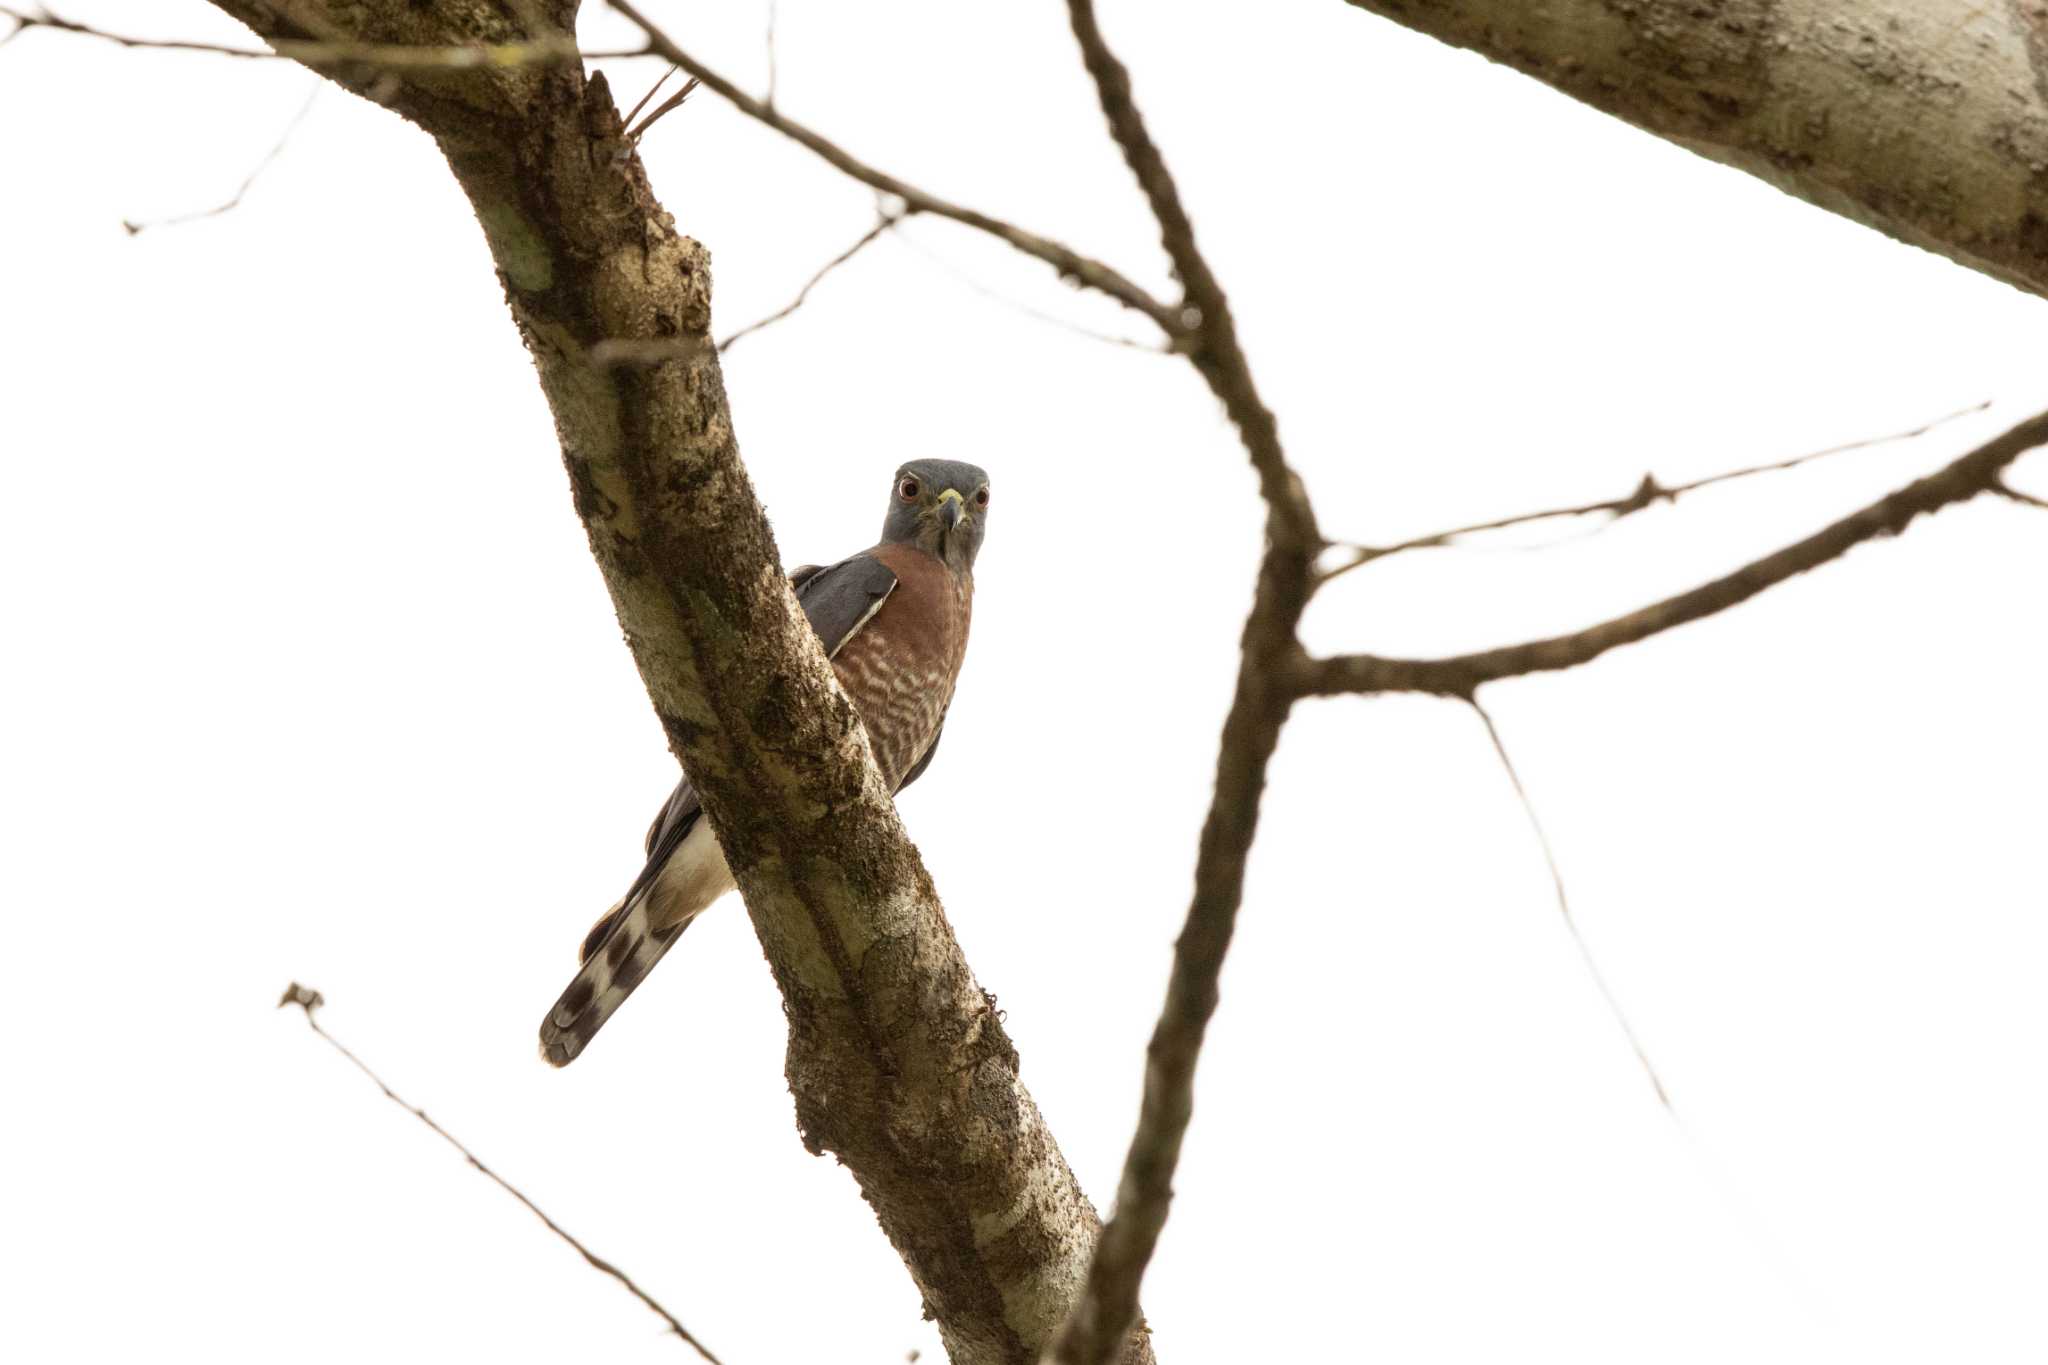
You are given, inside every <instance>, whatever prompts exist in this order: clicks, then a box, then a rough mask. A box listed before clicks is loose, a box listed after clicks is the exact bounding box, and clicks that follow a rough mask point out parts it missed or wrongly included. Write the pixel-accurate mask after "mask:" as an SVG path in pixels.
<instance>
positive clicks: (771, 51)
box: [761, 0, 775, 109]
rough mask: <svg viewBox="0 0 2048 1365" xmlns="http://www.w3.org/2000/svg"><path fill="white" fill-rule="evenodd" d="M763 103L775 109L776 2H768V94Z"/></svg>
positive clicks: (773, 0)
mask: <svg viewBox="0 0 2048 1365" xmlns="http://www.w3.org/2000/svg"><path fill="white" fill-rule="evenodd" d="M761 102H762V103H763V104H765V105H767V106H768V107H769V108H770V109H773V108H774V107H775V0H768V93H767V95H766V96H764V97H763V98H762V100H761Z"/></svg>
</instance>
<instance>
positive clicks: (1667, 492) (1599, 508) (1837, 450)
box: [1320, 399, 1991, 583]
mask: <svg viewBox="0 0 2048 1365" xmlns="http://www.w3.org/2000/svg"><path fill="white" fill-rule="evenodd" d="M1990 406H1991V403H1990V400H1988V399H1987V400H1985V401H1984V402H1982V403H1975V404H1972V405H1971V406H1969V407H1967V408H1961V409H1958V410H1957V411H1955V412H1952V413H1949V414H1948V415H1947V416H1945V417H1937V418H1935V419H1934V420H1933V421H1932V422H1923V423H1922V424H1921V425H1919V426H1917V427H1914V428H1913V429H1912V430H1910V431H1899V432H1894V433H1892V434H1891V435H1889V436H1872V437H1867V438H1865V439H1864V440H1860V441H1849V442H1845V443H1844V444H1842V445H1838V446H1829V447H1828V448H1827V449H1825V450H1812V451H1808V452H1807V453H1806V454H1804V455H1794V456H1792V457H1791V458H1790V459H1785V460H1772V461H1771V462H1769V463H1768V464H1753V465H1749V466H1747V467H1745V468H1742V469H1730V470H1726V471H1724V472H1722V473H1719V474H1709V475H1708V476H1707V477H1706V478H1704V479H1694V480H1692V481H1691V482H1690V483H1680V484H1663V483H1659V482H1658V481H1657V476H1656V475H1654V474H1645V475H1643V478H1642V482H1640V483H1638V484H1637V485H1636V486H1635V488H1634V490H1633V491H1631V492H1630V493H1629V494H1628V495H1627V496H1625V497H1619V498H1607V499H1604V500H1602V501H1600V502H1582V503H1579V504H1577V505H1576V506H1572V507H1551V508H1546V509H1545V510H1543V511H1541V512H1523V513H1520V514H1518V515H1516V516H1512V517H1501V518H1498V519H1497V520H1494V521H1475V522H1473V523H1472V524H1471V525H1469V526H1458V527H1453V528H1452V529H1451V530H1448V531H1437V532H1435V533H1433V534H1430V535H1426V536H1416V537H1414V538H1413V539H1411V540H1403V541H1400V542H1398V543H1396V544H1393V545H1345V546H1342V547H1341V548H1343V549H1345V550H1348V551H1350V552H1351V554H1352V558H1350V559H1348V560H1346V561H1344V562H1343V563H1340V564H1338V565H1337V566H1336V567H1334V568H1330V569H1326V570H1324V571H1323V573H1322V576H1321V579H1320V582H1322V583H1328V582H1329V581H1330V580H1331V579H1333V578H1341V577H1343V576H1344V575H1345V574H1347V573H1350V572H1351V571H1352V570H1353V569H1361V568H1364V567H1365V566H1366V565H1368V564H1374V563H1377V562H1379V561H1380V560H1382V559H1385V558H1387V557H1388V556H1389V555H1397V554H1402V553H1405V552H1407V551H1409V550H1435V549H1442V548H1444V547H1447V546H1450V545H1453V544H1455V543H1457V542H1458V541H1459V540H1462V539H1463V538H1464V537H1466V536H1475V535H1480V534H1482V533H1484V532H1487V531H1504V530H1506V529H1508V528H1509V527H1511V526H1527V525H1529V524H1530V523H1532V522H1538V521H1555V520H1557V519H1559V518H1563V517H1590V516H1597V515H1600V514H1603V513H1604V514H1605V515H1606V516H1607V517H1608V518H1609V520H1608V521H1607V523H1606V525H1605V526H1602V527H1601V528H1600V529H1602V530H1605V529H1606V528H1607V526H1612V525H1614V524H1615V522H1618V521H1621V520H1623V519H1624V518H1627V517H1632V516H1634V515H1635V514H1636V513H1638V512H1640V511H1643V510H1644V509H1645V508H1648V507H1654V506H1655V505H1656V504H1658V503H1660V502H1676V501H1678V499H1679V498H1681V497H1683V496H1685V495H1686V494H1687V493H1696V492H1698V491H1699V490H1700V489H1702V488H1711V487H1713V486H1714V485H1715V484H1722V483H1729V482H1732V481H1733V480H1736V479H1747V478H1751V477H1753V476H1755V475H1758V474H1777V473H1782V472H1783V471H1785V470H1788V469H1797V468H1799V467H1800V466H1801V465H1806V464H1811V463H1813V462H1814V461H1815V460H1825V459H1827V458H1829V457H1830V456H1834V455H1846V454H1848V453H1849V452H1851V451H1856V450H1868V449H1869V448H1871V447H1872V446H1879V445H1888V444H1890V443H1891V442H1893V441H1905V440H1910V439H1912V438H1913V437H1915V436H1925V435H1926V434H1927V433H1928V432H1930V431H1933V430H1934V429H1935V428H1936V427H1938V426H1941V425H1943V424H1945V423H1948V422H1953V421H1955V420H1956V419H1957V418H1958V417H1968V416H1970V415H1971V414H1973V413H1979V412H1982V411H1984V409H1986V408H1988V407H1990Z"/></svg>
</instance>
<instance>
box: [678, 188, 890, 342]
mask: <svg viewBox="0 0 2048 1365" xmlns="http://www.w3.org/2000/svg"><path fill="white" fill-rule="evenodd" d="M903 218H904V212H903V211H897V212H893V213H892V212H889V211H887V210H884V211H883V213H882V214H881V216H880V217H878V218H877V219H876V220H875V225H874V226H873V227H871V228H869V229H868V230H867V231H866V232H864V233H862V234H861V237H860V240H859V241H857V242H855V243H854V244H853V245H852V246H850V247H848V248H846V250H844V251H842V252H840V253H839V254H838V255H837V256H834V257H833V258H832V259H831V260H829V261H827V262H825V264H824V265H822V266H820V267H819V268H818V273H817V274H815V275H813V276H811V278H810V279H808V280H806V281H805V282H804V287H803V288H802V289H799V290H797V291H796V297H795V298H793V299H791V300H790V301H789V302H788V303H785V304H784V305H782V307H780V308H778V309H776V310H775V311H774V312H772V313H770V314H769V315H768V316H767V317H765V318H762V319H760V320H759V321H758V322H750V323H748V324H747V325H746V326H744V327H742V328H740V329H739V330H738V331H737V332H734V333H733V334H732V335H731V336H729V337H727V338H726V339H725V340H723V341H721V342H719V343H718V353H719V354H720V355H724V354H725V353H726V352H727V351H728V350H730V349H731V348H732V345H733V343H734V342H736V341H738V340H739V339H740V338H741V337H743V336H750V335H752V334H753V333H755V332H758V331H760V330H761V329H762V328H763V327H767V326H769V325H771V324H773V323H777V322H780V321H782V320H783V319H784V318H786V317H788V316H789V315H790V314H791V313H794V312H795V311H796V310H797V309H799V308H801V307H803V306H804V300H805V299H807V298H809V297H810V296H811V291H812V290H813V289H816V288H817V287H818V282H819V281H820V280H822V279H824V278H825V277H826V276H827V275H829V274H831V273H832V272H833V271H835V270H837V269H838V268H839V267H840V266H842V265H845V264H846V263H847V262H848V261H850V260H852V259H853V258H854V257H855V256H857V255H859V254H860V252H861V249H862V248H863V247H865V246H867V244H868V243H870V242H872V241H874V240H875V239H876V238H877V237H880V236H881V235H882V234H883V233H885V232H887V231H888V230H889V229H890V228H893V227H895V226H896V225H897V224H898V223H900V222H902V221H903Z"/></svg>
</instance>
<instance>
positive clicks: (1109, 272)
mask: <svg viewBox="0 0 2048 1365" xmlns="http://www.w3.org/2000/svg"><path fill="white" fill-rule="evenodd" d="M609 3H610V4H611V7H612V8H613V9H615V10H617V11H618V12H619V13H620V14H622V15H624V16H625V17H626V18H627V19H629V20H631V21H632V22H633V23H634V24H636V25H638V26H639V28H640V31H641V32H643V33H645V34H646V35H647V45H648V47H649V48H651V49H652V50H654V51H655V52H658V53H660V54H661V55H662V56H664V57H666V58H668V59H669V60H670V61H672V62H674V63H675V64H676V65H677V66H680V67H681V68H682V69H683V70H685V71H687V72H689V73H690V74H691V75H692V76H695V77H696V78H697V79H698V80H700V81H702V82H703V83H704V84H705V85H706V86H707V87H709V88H710V90H711V91H712V93H714V94H716V95H718V96H719V97H720V98H721V99H724V100H725V101H727V102H728V103H730V104H731V105H732V106H733V107H734V108H736V109H738V110H739V111H740V112H741V113H743V114H745V115H746V116H747V117H749V118H751V119H754V120H756V121H758V122H760V123H765V124H767V125H768V126H769V127H770V128H773V129H775V130H776V131H777V132H779V133H781V134H783V135H784V136H785V137H788V138H790V139H791V140H792V141H795V142H797V143H800V144H801V145H803V146H805V147H808V148H809V149H810V150H811V151H813V152H815V153H816V154H817V155H818V156H820V157H822V158H824V160H825V161H826V162H828V163H830V164H831V165H832V166H834V167H836V168H838V169H839V170H840V171H842V172H844V173H845V174H847V175H850V176H852V177H853V178H854V179H855V180H858V181H860V182H861V183H862V184H864V185H867V186H868V187H869V188H871V189H876V190H880V191H881V192H882V193H884V194H893V195H895V196H896V197H897V198H898V199H901V200H902V201H903V202H904V204H905V205H906V206H907V207H909V208H910V209H912V210H914V211H915V212H918V213H929V214H932V215H933V216H935V217H939V218H950V219H952V220H953V221H954V222H956V223H964V224H966V225H967V226H968V227H971V228H974V229H976V230H978V231H981V232H986V233H988V234H990V235H991V236H994V237H999V238H1001V239H1002V240H1003V241H1005V242H1008V243H1009V244H1010V245H1011V246H1013V247H1015V248H1016V249H1017V250H1019V251H1021V252H1023V253H1024V254H1025V255H1027V256H1035V257H1037V258H1038V259H1039V260H1041V261H1044V262H1045V263H1046V264H1047V265H1050V266H1051V267H1052V268H1053V269H1055V270H1057V271H1059V273H1060V275H1061V276H1062V277H1064V278H1066V279H1071V280H1073V281H1075V282H1076V283H1078V284H1082V285H1086V286H1087V287H1088V288H1090V289H1095V290H1099V291H1100V292H1102V293H1104V294H1107V295H1109V296H1110V297H1111V298H1113V299H1115V300H1117V302H1119V303H1122V304H1124V305H1125V306H1126V307H1128V308H1132V309H1135V310H1136V311H1138V312H1140V313H1143V314H1144V315H1145V316H1146V317H1148V318H1150V319H1151V320H1152V321H1153V322H1154V323H1156V324H1157V325H1158V326H1159V328H1160V330H1161V331H1163V332H1165V333H1166V334H1167V335H1168V336H1177V335H1179V334H1180V333H1181V331H1183V330H1184V329H1183V326H1182V324H1181V321H1180V314H1179V310H1177V309H1174V308H1170V307H1168V306H1167V305H1166V304H1164V303H1162V302H1160V301H1159V300H1158V299H1157V298H1154V297H1153V296H1152V295H1151V294H1150V293H1148V292H1146V291H1145V290H1144V289H1142V288H1140V287H1139V286H1138V285H1136V284H1134V283H1132V282H1131V281H1130V280H1128V279H1126V278H1125V277H1124V276H1123V275H1122V274H1120V273H1118V272H1117V271H1116V270H1115V269H1113V268H1111V267H1110V266H1107V265H1104V264H1103V263H1102V262H1100V261H1097V260H1094V259H1092V258H1090V257H1087V256H1083V255H1082V254H1081V253H1079V252H1078V251H1075V250H1074V249H1073V248H1071V247H1068V246H1066V245H1064V244H1062V243H1059V242H1056V241H1053V240H1052V239H1051V238H1048V237H1041V236H1039V235H1038V234H1037V233H1035V232H1027V231H1025V230H1024V229H1023V228H1020V227H1017V226H1015V225H1013V224H1010V223H1006V222H1004V221H1002V220H1001V219H999V218H991V217H990V216H989V215H987V214H985V213H980V212H977V211H976V210H974V209H970V208H963V207H961V206H960V205H958V204H954V203H949V202H948V201H946V200H944V199H941V198H939V197H938V196H937V195H933V194H927V193H926V192H925V191H923V190H921V189H919V188H917V187H916V186H915V185H910V184H906V183H905V182H903V181H901V180H898V179H897V178H896V177H895V176H893V175H888V174H885V173H884V172H882V171H878V170H876V169H875V168H874V167H872V166H870V165H868V164H867V163H865V162H863V161H860V160H857V159H856V158H854V157H853V156H852V155H851V154H849V153H848V152H846V151H844V150H842V149H841V148H839V147H838V146H837V145H835V144H834V143H831V142H828V141H826V140H825V139H824V138H823V137H821V136H819V135H818V134H817V133H814V132H812V131H811V130H810V129H809V128H807V127H805V126H804V125H802V124H800V123H797V122H796V121H795V120H793V119H788V118H784V117H783V116H782V115H781V114H779V113H777V112H776V111H775V110H774V109H773V108H772V107H770V106H769V105H767V104H764V103H763V102H762V101H760V100H757V99H755V98H754V97H753V96H751V95H749V94H747V93H746V92H745V91H743V90H741V89H740V88H739V87H738V86H736V85H734V84H733V83H732V82H731V81H729V80H727V79H725V77H723V76H721V75H719V74H718V73H717V72H716V71H713V70H712V69H711V68H710V67H708V66H705V65H704V64H703V63H702V62H700V61H698V60H697V59H696V58H695V57H692V56H691V55H690V54H689V53H687V52H685V51H683V50H682V48H680V47H678V46H676V43H675V40H674V39H673V38H670V37H669V36H668V35H667V34H666V33H664V32H662V31H661V29H659V28H658V27H656V26H655V24H654V22H653V21H652V20H651V19H649V18H648V17H647V16H646V15H644V14H642V13H641V12H640V11H639V9H638V8H637V7H636V6H634V5H633V4H632V3H631V0H609Z"/></svg>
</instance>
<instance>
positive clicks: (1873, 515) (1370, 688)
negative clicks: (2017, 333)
mask: <svg viewBox="0 0 2048 1365" xmlns="http://www.w3.org/2000/svg"><path fill="white" fill-rule="evenodd" d="M2044 443H2048V413H2042V414H2039V415H2037V416H2034V417H2030V418H2028V419H2027V420H2026V421H2024V422H2021V423H2020V424H2019V425H2018V426H2016V427H2013V428H2012V429H2011V430H2009V431H2007V432H2005V433H2004V434H2002V435H2000V436H1997V437H1995V438H1993V439H1992V440H1990V441H1988V442H1986V443H1985V444H1983V445H1981V446H1979V447H1977V448H1976V449H1975V450H1973V451H1971V452H1969V453H1968V454H1966V455H1964V456H1962V457H1961V458H1960V459H1957V460H1955V461H1954V462H1952V463H1950V464H1948V465H1947V466H1945V467H1943V468H1942V469H1939V470H1937V471H1936V472H1934V473H1932V474H1929V475H1928V476H1926V477H1925V478H1922V479H1916V480H1914V481H1913V482H1912V483H1910V484H1907V485H1906V486H1905V487H1904V488H1901V489H1899V490H1898V491H1897V492H1895V493H1892V494H1890V495H1888V496H1886V497H1883V498H1879V499H1878V500H1877V501H1876V502H1874V503H1871V504H1870V505H1869V506H1867V507H1864V508H1861V509H1859V510H1857V511H1855V512H1852V513H1850V514H1849V515H1848V516H1846V517H1843V518H1842V519H1841V520H1840V521H1837V522H1834V523H1832V524H1831V525H1828V526H1826V527H1823V528H1822V529H1821V530H1819V531H1816V532H1815V533H1814V534H1812V535H1810V536H1808V537H1807V538H1806V539H1804V540H1801V541H1798V542H1797V543H1795V544H1792V545H1788V546H1786V547H1785V548H1784V549H1782V550H1779V551H1777V552H1776V553H1775V554H1769V555H1765V556H1764V557H1763V558H1762V559H1759V560H1756V561H1754V562H1753V563H1750V564H1745V565H1743V566H1742V567H1741V568H1739V569H1737V570H1735V571H1734V572H1733V573H1729V574H1724V575H1723V576H1721V577H1720V578H1716V579H1714V580H1713V581H1712V582H1709V583H1703V584H1701V585H1700V586H1699V587H1697V588H1694V589H1692V590H1691V591H1689V592H1682V593H1679V594H1678V595H1677V596H1675V597H1668V598H1665V599H1664V600H1663V601H1661V602H1653V603H1651V604H1650V605H1649V606H1647V607H1643V608H1640V609H1639V610H1636V611H1632V612H1629V613H1628V614H1627V615H1625V616H1618V617H1615V618H1614V619H1613V620H1611V621H1605V622H1602V623H1601V624H1599V625H1597V626H1589V627H1587V628H1586V629H1584V630H1580V631H1574V632H1573V633H1572V634H1569V635H1559V636H1555V637H1553V638H1551V639H1547V640H1532V641H1530V642H1529V643H1527V644H1520V645H1510V646H1507V647H1505V648H1502V649H1489V650H1482V651H1480V652H1479V653H1476V654H1461V655H1458V656H1456V657H1453V658H1448V659H1385V658H1380V657H1377V656H1375V655H1371V654H1353V655H1344V656H1340V657H1336V658H1327V659H1312V660H1308V661H1306V662H1305V663H1304V664H1303V665H1302V667H1301V670H1300V673H1299V690H1300V695H1302V696H1336V695H1340V694H1343V693H1348V692H1429V693H1434V694H1436V695H1438V696H1446V697H1465V698H1470V697H1471V696H1472V694H1473V693H1474V691H1475V690H1477V689H1478V688H1479V687H1480V686H1481V685H1483V684H1485V683H1489V682H1495V681H1498V680H1500V679H1502V678H1515V677H1521V676H1522V675H1524V674H1529V673H1544V672H1553V671H1555V670H1558V669H1565V668H1576V667H1578V666H1579V665H1580V664H1584V663H1591V662H1592V661H1593V660H1594V659H1597V658H1599V657H1600V656H1601V655H1602V654H1605V653H1606V652H1607V651H1608V650H1610V649H1616V648H1619V647H1620V646H1622V645H1627V644H1634V643H1635V642H1636V641H1638V640H1646V639H1648V638H1649V637H1650V636H1652V635H1658V634H1661V633H1662V632H1664V631H1667V630H1671V629H1673V628H1675V627H1677V626H1682V625H1685V624H1686V623H1687V622H1690V621H1698V620H1701V619H1703V618H1705V617H1708V616H1712V615H1714V614H1715V613H1717V612H1722V611H1726V610H1727V609H1728V608H1730V607H1732V606H1735V605H1737V604H1738V603H1742V602H1747V601H1748V600H1749V599H1750V598H1752V597H1754V596H1756V595H1757V594H1758V593H1760V592H1763V591H1765V590H1766V589H1768V588H1773V587H1776V586H1777V585H1778V584H1780V583H1783V582H1784V581H1785V580H1786V579H1788V578H1793V577H1796V576H1797V575H1799V574H1802V573H1805V572H1806V571H1807V570H1809V569H1815V568H1818V567H1820V566H1821V565H1823V564H1826V563H1827V562H1829V561H1830V560H1833V559H1838V558H1840V557H1841V556H1842V555H1844V554H1846V553H1848V551H1849V550H1850V549H1851V548H1853V547H1855V546H1857V545H1860V544H1862V543H1863V542H1864V541H1866V540H1871V539H1874V538H1876V537H1878V536H1887V535H1897V534H1898V533H1899V532H1900V531H1903V530H1905V529H1906V526H1907V524H1908V523H1910V522H1911V521H1912V520H1913V519H1914V518H1915V517H1918V516H1920V515H1922V514H1923V513H1927V512H1934V511H1938V510H1939V509H1941V508H1943V507H1946V506H1948V505H1949V504H1950V503H1954V502H1963V501H1966V500H1967V499H1970V498H1973V497H1976V496H1977V495H1978V494H1979V493H1985V492H1990V491H1993V490H1994V489H1996V488H1997V487H1998V484H1999V482H2000V475H2001V474H2002V473H2003V471H2004V470H2005V468H2006V466H2008V465H2010V464H2011V463H2013V462H2014V461H2015V460H2017V459H2019V457H2020V456H2022V455H2024V454H2026V453H2027V452H2028V451H2029V450H2032V449H2034V448H2035V447H2036V446H2039V445H2042V444H2044Z"/></svg>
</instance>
